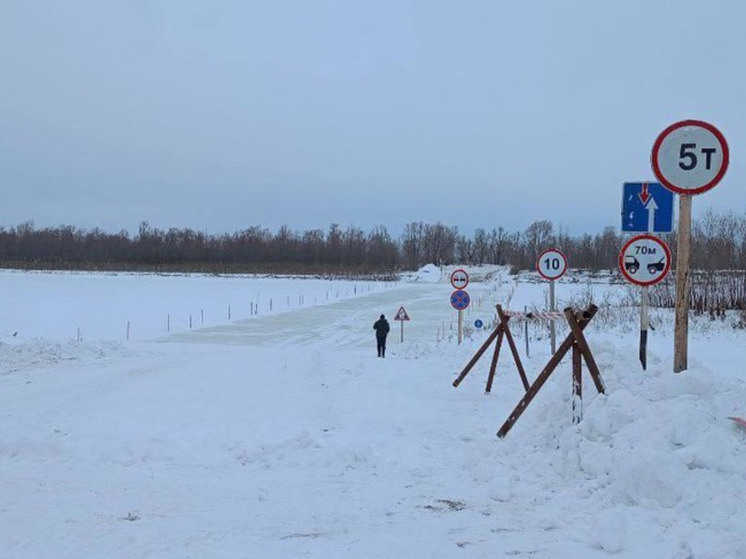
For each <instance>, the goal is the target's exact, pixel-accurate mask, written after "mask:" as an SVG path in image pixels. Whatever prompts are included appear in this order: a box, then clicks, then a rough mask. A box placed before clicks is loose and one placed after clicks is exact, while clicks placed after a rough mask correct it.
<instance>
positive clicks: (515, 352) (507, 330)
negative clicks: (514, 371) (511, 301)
mask: <svg viewBox="0 0 746 559" xmlns="http://www.w3.org/2000/svg"><path fill="white" fill-rule="evenodd" d="M497 316H499V317H500V324H502V327H503V330H505V338H506V339H507V340H508V345H509V346H510V351H511V352H512V353H513V359H514V360H515V365H516V367H517V368H518V374H519V375H520V376H521V382H522V383H523V388H525V389H526V390H528V387H529V383H528V377H526V371H525V370H524V369H523V364H522V363H521V358H520V356H519V355H518V348H517V347H516V345H515V340H513V334H511V333H510V328H508V318H509V317H507V316H505V314H504V313H503V309H502V307H501V306H500V305H497Z"/></svg>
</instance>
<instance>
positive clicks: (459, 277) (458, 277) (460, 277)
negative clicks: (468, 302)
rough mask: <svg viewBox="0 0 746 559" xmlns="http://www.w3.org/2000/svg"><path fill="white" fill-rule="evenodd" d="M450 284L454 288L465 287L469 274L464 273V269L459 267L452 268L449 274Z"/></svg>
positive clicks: (467, 283)
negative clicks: (456, 268)
mask: <svg viewBox="0 0 746 559" xmlns="http://www.w3.org/2000/svg"><path fill="white" fill-rule="evenodd" d="M451 285H452V286H453V287H454V289H466V286H467V285H469V274H467V273H466V270H462V269H460V268H459V269H458V270H454V271H453V273H452V274H451Z"/></svg>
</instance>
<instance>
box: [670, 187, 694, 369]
mask: <svg viewBox="0 0 746 559" xmlns="http://www.w3.org/2000/svg"><path fill="white" fill-rule="evenodd" d="M691 238H692V197H691V196H688V195H685V194H682V195H681V196H679V231H678V238H677V244H676V246H677V248H676V251H677V252H676V323H675V326H674V350H673V371H674V373H680V372H681V371H685V370H686V369H687V352H688V341H689V340H688V338H689V294H690V292H691V286H692V283H691V278H690V277H689V249H690V246H691Z"/></svg>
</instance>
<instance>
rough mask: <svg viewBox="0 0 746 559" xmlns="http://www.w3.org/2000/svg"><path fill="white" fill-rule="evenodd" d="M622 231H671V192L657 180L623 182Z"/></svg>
mask: <svg viewBox="0 0 746 559" xmlns="http://www.w3.org/2000/svg"><path fill="white" fill-rule="evenodd" d="M622 231H628V232H632V233H670V232H671V231H673V192H671V191H670V190H668V189H667V188H665V187H664V186H663V185H661V184H659V183H657V182H625V183H624V189H623V194H622Z"/></svg>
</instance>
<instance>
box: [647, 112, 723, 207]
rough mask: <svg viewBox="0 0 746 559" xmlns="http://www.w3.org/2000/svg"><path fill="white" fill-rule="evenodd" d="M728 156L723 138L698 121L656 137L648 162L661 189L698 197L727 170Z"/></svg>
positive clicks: (686, 123) (678, 123)
mask: <svg viewBox="0 0 746 559" xmlns="http://www.w3.org/2000/svg"><path fill="white" fill-rule="evenodd" d="M729 158H730V155H729V150H728V143H727V142H726V141H725V137H724V136H723V134H722V133H721V132H720V130H718V129H717V128H715V127H714V126H713V125H712V124H709V123H707V122H703V121H701V120H682V121H681V122H677V123H675V124H672V125H671V126H669V127H668V128H666V129H665V130H664V131H663V132H661V133H660V135H659V136H658V138H657V139H656V140H655V143H654V144H653V150H652V152H651V154H650V162H651V164H652V167H653V172H654V173H655V176H656V177H658V180H659V181H661V183H662V184H663V186H665V187H666V188H668V189H670V190H672V191H673V192H676V193H677V194H689V195H694V194H701V193H703V192H706V191H708V190H710V189H711V188H713V187H714V186H715V185H716V184H717V183H719V182H720V179H722V178H723V175H725V172H726V171H727V170H728V161H729Z"/></svg>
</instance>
